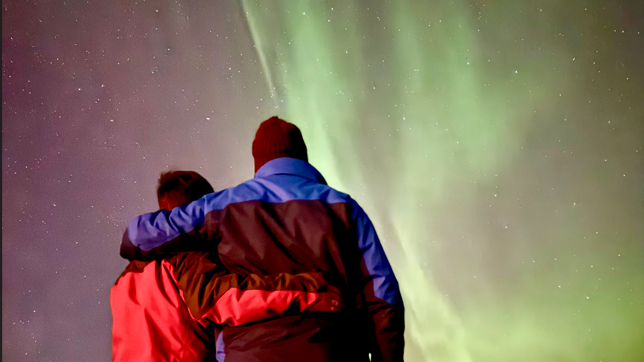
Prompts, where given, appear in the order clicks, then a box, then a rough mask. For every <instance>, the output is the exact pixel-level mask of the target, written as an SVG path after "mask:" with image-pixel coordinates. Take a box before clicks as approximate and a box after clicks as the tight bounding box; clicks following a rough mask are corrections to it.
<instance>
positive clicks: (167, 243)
mask: <svg viewBox="0 0 644 362" xmlns="http://www.w3.org/2000/svg"><path fill="white" fill-rule="evenodd" d="M191 235H193V236H199V237H200V238H199V239H198V240H199V241H195V240H194V239H190V236H191ZM214 247H216V248H217V251H218V254H219V257H220V259H221V262H222V263H223V265H224V266H225V267H226V268H227V269H228V270H230V272H232V273H237V274H239V275H249V274H257V275H259V276H268V275H271V274H276V273H290V274H298V273H304V272H314V271H321V272H325V279H326V280H327V281H328V282H329V283H330V284H332V285H334V286H336V287H338V288H339V289H341V290H342V291H343V299H344V301H345V302H347V307H348V308H347V311H346V312H343V313H342V312H341V313H308V314H305V315H289V316H285V317H281V318H273V319H271V320H265V321H261V322H258V323H253V324H251V325H240V326H224V327H223V328H221V329H220V330H219V331H218V332H217V336H216V342H215V344H216V350H217V359H218V361H220V362H221V361H225V362H235V361H245V362H249V361H261V362H267V361H307V362H313V361H316V362H318V361H319V362H329V361H334V362H336V361H365V360H367V359H368V357H367V356H368V354H369V353H370V354H371V355H372V361H402V360H403V351H404V337H403V333H404V307H403V302H402V297H401V294H400V290H399V287H398V282H397V280H396V277H395V276H394V272H393V270H392V268H391V265H390V264H389V261H388V259H387V256H386V255H385V253H384V250H383V248H382V245H381V243H380V240H379V238H378V235H377V233H376V231H375V228H374V226H373V224H372V223H371V220H370V219H369V217H368V216H367V214H366V213H365V212H364V211H363V209H362V208H361V207H360V205H358V203H357V202H356V201H355V200H353V199H352V198H351V197H350V196H349V195H347V194H344V193H341V192H339V191H337V190H335V189H333V188H331V187H329V186H328V185H327V184H326V182H325V180H324V178H323V177H322V175H321V174H320V173H319V172H318V171H317V170H316V169H315V168H314V167H313V166H311V165H310V164H309V163H308V162H306V161H302V160H297V159H292V158H286V157H284V158H278V159H274V160H272V161H269V162H267V163H266V164H264V165H263V166H262V167H261V168H260V169H259V170H258V171H257V173H256V174H255V177H254V178H253V179H251V180H248V181H246V182H244V183H242V184H240V185H238V186H236V187H232V188H230V189H226V190H223V191H220V192H216V193H212V194H208V195H206V196H204V197H202V198H201V199H199V200H196V201H194V202H192V203H190V204H188V205H185V206H181V207H178V208H175V209H173V210H172V211H164V210H162V211H158V212H155V213H150V214H145V215H142V216H139V217H137V218H135V219H134V220H132V221H131V222H130V223H129V225H128V229H127V231H126V232H125V234H124V235H123V242H122V243H121V255H122V256H124V257H126V258H129V259H145V258H149V257H151V256H154V255H164V254H166V253H167V252H168V251H172V250H200V249H204V248H214ZM352 301H353V302H354V303H352V305H351V306H349V302H352Z"/></svg>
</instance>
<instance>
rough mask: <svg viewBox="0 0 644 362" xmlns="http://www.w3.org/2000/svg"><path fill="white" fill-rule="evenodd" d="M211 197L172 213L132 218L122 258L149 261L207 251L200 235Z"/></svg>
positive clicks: (125, 237) (126, 232) (122, 244)
mask: <svg viewBox="0 0 644 362" xmlns="http://www.w3.org/2000/svg"><path fill="white" fill-rule="evenodd" d="M212 195H214V194H209V195H206V196H204V197H202V198H201V199H199V200H196V201H194V202H192V203H190V204H187V205H183V206H179V207H176V208H174V209H173V210H172V211H166V210H159V211H156V212H153V213H149V214H145V215H141V216H139V217H136V218H134V219H132V220H131V221H130V223H129V224H128V228H127V230H125V234H124V235H123V240H122V242H121V256H122V257H124V258H126V259H129V260H150V259H158V258H162V257H164V256H168V255H170V254H173V253H176V252H180V251H194V250H202V249H204V241H203V240H202V239H201V238H199V233H200V232H201V228H202V226H203V225H204V220H205V215H206V205H207V203H208V200H209V198H210V197H211V196H212ZM209 226H211V227H216V225H214V224H213V225H209Z"/></svg>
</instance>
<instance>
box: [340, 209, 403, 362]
mask: <svg viewBox="0 0 644 362" xmlns="http://www.w3.org/2000/svg"><path fill="white" fill-rule="evenodd" d="M352 219H353V222H354V226H355V231H356V236H357V239H358V247H359V249H360V254H361V257H362V259H361V265H360V270H361V274H362V275H361V278H362V280H361V289H362V290H361V293H362V298H363V299H364V301H363V303H364V305H363V306H362V308H364V309H365V310H367V311H368V313H369V315H370V317H371V318H370V319H371V320H370V326H369V329H371V330H370V331H369V334H370V337H369V339H370V340H371V343H370V347H369V348H370V353H371V355H372V361H402V360H403V354H404V346H405V340H404V331H405V318H404V305H403V300H402V296H401V293H400V288H399V286H398V280H396V276H395V275H394V271H393V269H392V268H391V265H390V264H389V260H388V259H387V255H385V251H384V249H383V248H382V244H381V243H380V239H379V238H378V234H377V233H376V229H375V228H374V226H373V224H372V223H371V220H370V219H369V217H368V216H367V214H366V213H365V212H364V210H362V208H361V207H360V206H359V205H358V204H357V203H355V202H354V203H353V205H352Z"/></svg>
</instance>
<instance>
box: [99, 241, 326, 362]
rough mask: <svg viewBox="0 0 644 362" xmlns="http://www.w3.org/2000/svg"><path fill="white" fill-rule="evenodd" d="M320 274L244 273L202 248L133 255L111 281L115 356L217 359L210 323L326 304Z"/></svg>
mask: <svg viewBox="0 0 644 362" xmlns="http://www.w3.org/2000/svg"><path fill="white" fill-rule="evenodd" d="M327 286H328V285H327V283H326V281H325V280H324V278H323V276H322V274H321V273H315V272H314V273H305V274H298V275H289V274H279V275H272V276H266V277H259V276H257V275H255V274H250V275H248V276H245V277H240V276H239V275H235V274H230V273H228V271H227V270H225V269H223V267H222V266H221V264H220V263H218V262H217V259H216V257H213V255H212V254H210V253H207V252H188V253H179V254H177V255H175V256H173V257H170V258H167V259H165V260H159V261H148V262H144V261H132V262H130V264H129V265H128V266H127V267H126V269H125V271H124V272H123V273H122V274H121V276H120V277H119V278H118V280H117V281H116V283H115V285H114V286H113V287H112V290H111V294H110V304H111V307H112V315H113V329H112V342H113V345H112V347H113V348H112V359H113V361H118V362H121V361H122V362H126V361H128V362H137V361H141V362H143V361H181V362H192V361H194V362H197V361H215V345H214V343H213V342H214V326H215V324H226V325H229V326H237V325H241V324H244V323H251V322H256V321H259V320H262V319H266V318H271V317H275V316H283V315H284V313H305V312H308V311H328V310H330V307H331V304H330V303H331V299H330V296H329V294H328V293H327V292H326V291H327Z"/></svg>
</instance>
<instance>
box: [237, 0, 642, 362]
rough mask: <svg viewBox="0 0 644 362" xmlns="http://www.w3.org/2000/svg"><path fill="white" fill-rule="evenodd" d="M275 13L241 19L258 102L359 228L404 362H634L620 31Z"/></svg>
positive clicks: (637, 319)
mask: <svg viewBox="0 0 644 362" xmlns="http://www.w3.org/2000/svg"><path fill="white" fill-rule="evenodd" d="M279 4H281V5H276V4H271V5H270V6H269V5H267V3H265V2H259V1H242V9H243V12H244V15H245V16H246V19H247V21H248V26H249V31H250V33H251V34H252V37H253V41H254V44H255V48H256V50H257V53H258V57H259V59H260V62H261V67H262V69H263V74H264V76H265V78H266V85H267V86H268V88H269V91H270V94H271V95H272V100H271V101H272V102H273V104H274V106H276V107H278V108H280V109H281V111H280V115H281V116H282V117H284V118H285V119H287V120H290V121H292V122H295V123H296V124H298V125H299V126H301V127H302V128H303V133H304V136H305V139H306V142H307V144H308V147H309V154H310V158H311V162H312V163H313V164H314V165H315V166H316V167H318V168H319V169H320V170H321V171H322V173H323V174H324V175H325V176H326V178H327V180H328V181H329V184H330V185H333V186H335V187H337V188H339V189H340V190H343V191H346V192H348V193H350V194H351V195H353V196H354V197H355V198H356V199H357V200H358V201H359V202H360V203H361V204H362V205H363V206H364V207H365V209H366V210H367V211H368V213H369V214H370V215H371V217H372V218H373V220H374V222H375V223H376V227H377V229H378V230H379V233H380V236H381V238H382V239H383V243H384V247H385V249H386V251H387V253H388V255H389V257H390V260H391V262H392V264H393V266H394V269H395V271H396V273H397V276H398V279H399V282H400V284H401V288H402V291H403V297H404V300H405V304H406V310H407V312H406V313H407V314H406V319H407V331H406V341H407V348H406V360H408V361H455V362H456V361H459V362H460V361H463V362H467V361H476V362H479V361H482V362H486V361H495V362H496V361H525V362H530V361H604V362H606V361H642V360H644V347H643V345H642V341H644V327H643V326H644V262H642V261H643V260H644V227H643V224H644V222H643V220H644V202H643V201H644V187H643V184H644V182H643V181H644V160H643V157H642V156H644V150H643V147H642V146H643V144H644V116H643V114H644V106H643V105H644V102H642V101H641V100H642V99H644V87H643V85H642V84H643V83H642V75H643V74H642V67H641V65H640V66H639V67H638V66H637V64H638V62H641V61H642V59H643V57H642V52H643V49H644V35H642V34H640V32H641V31H642V30H643V29H642V24H641V20H637V21H636V19H637V16H636V14H637V13H635V14H632V13H631V12H629V11H628V8H627V7H625V6H620V4H619V3H611V5H610V6H604V5H599V2H597V1H594V2H591V1H588V2H575V4H572V3H571V2H556V1H540V2H534V1H487V2H486V1H484V2H468V1H453V2H428V1H425V2H423V1H395V2H383V1H377V2H360V1H334V2H318V1H307V2H286V1H285V2H279ZM637 46H639V53H637V51H634V49H635V48H636V47H637ZM633 79H637V80H638V81H633Z"/></svg>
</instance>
